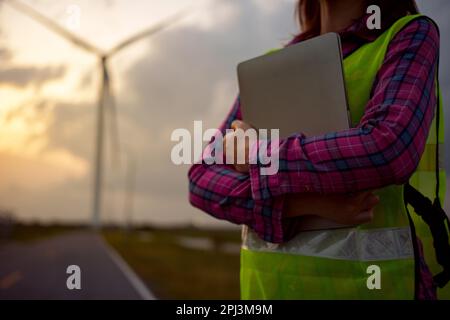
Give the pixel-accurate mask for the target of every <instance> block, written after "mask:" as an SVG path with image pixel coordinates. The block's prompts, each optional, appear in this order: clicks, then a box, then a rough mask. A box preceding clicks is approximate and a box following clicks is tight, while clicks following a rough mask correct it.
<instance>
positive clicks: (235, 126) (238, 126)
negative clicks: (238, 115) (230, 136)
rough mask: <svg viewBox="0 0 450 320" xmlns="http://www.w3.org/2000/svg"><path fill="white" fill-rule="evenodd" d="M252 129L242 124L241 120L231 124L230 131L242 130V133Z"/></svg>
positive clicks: (246, 124)
mask: <svg viewBox="0 0 450 320" xmlns="http://www.w3.org/2000/svg"><path fill="white" fill-rule="evenodd" d="M252 128H253V127H252V126H251V125H249V124H248V123H247V122H244V121H242V120H234V121H233V122H232V123H231V129H233V130H237V129H242V130H244V131H246V130H248V129H252Z"/></svg>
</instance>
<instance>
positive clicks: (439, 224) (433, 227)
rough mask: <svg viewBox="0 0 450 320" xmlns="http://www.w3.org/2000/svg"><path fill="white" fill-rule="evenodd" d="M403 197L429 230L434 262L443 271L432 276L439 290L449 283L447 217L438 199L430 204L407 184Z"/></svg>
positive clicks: (449, 255) (449, 257) (449, 265)
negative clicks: (435, 261)
mask: <svg viewBox="0 0 450 320" xmlns="http://www.w3.org/2000/svg"><path fill="white" fill-rule="evenodd" d="M404 195H405V201H406V202H407V203H408V204H410V205H411V206H412V207H413V208H414V211H415V212H416V213H417V214H418V215H419V216H420V217H421V218H422V219H423V221H424V222H425V223H426V224H427V225H428V227H429V228H430V232H431V235H432V236H433V246H434V250H435V254H436V260H437V262H438V263H439V264H440V265H441V266H442V267H443V269H444V270H443V271H442V272H440V273H439V274H437V275H435V276H434V281H435V283H436V285H437V286H438V287H439V288H443V287H444V286H445V285H446V284H447V283H448V282H449V281H450V244H449V242H448V239H449V237H448V230H447V227H449V228H450V224H449V220H448V217H447V215H446V214H445V212H444V210H443V209H442V207H441V203H440V201H439V200H438V198H436V199H435V201H434V202H431V200H430V199H428V198H427V197H425V196H424V195H422V194H421V193H420V192H419V191H418V190H416V189H415V188H414V187H412V186H411V185H410V184H409V183H408V184H406V185H405V187H404ZM446 223H447V227H446Z"/></svg>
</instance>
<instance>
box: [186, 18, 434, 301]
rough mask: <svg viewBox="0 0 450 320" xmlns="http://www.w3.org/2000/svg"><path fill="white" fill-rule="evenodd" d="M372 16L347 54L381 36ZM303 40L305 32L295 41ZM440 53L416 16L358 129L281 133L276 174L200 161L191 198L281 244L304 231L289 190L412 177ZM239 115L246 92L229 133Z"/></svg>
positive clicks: (354, 33)
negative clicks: (292, 212) (293, 214)
mask: <svg viewBox="0 0 450 320" xmlns="http://www.w3.org/2000/svg"><path fill="white" fill-rule="evenodd" d="M365 20H366V18H364V19H361V20H359V21H357V22H355V23H354V24H353V25H352V26H350V27H349V28H347V29H345V30H343V31H342V32H340V36H341V41H342V48H343V55H344V57H346V56H348V55H349V54H351V53H352V52H354V51H355V50H357V49H358V48H359V47H361V46H362V45H364V44H365V43H369V42H372V41H374V40H375V39H376V38H377V37H378V36H379V35H380V32H381V31H378V32H375V33H374V32H372V31H371V32H364V30H367V29H366V27H365ZM302 40H304V36H303V35H299V36H297V37H296V38H295V39H294V40H293V41H292V42H291V43H296V42H298V41H302ZM438 54H439V34H438V31H437V30H436V28H435V26H434V25H433V24H432V23H431V22H430V21H429V20H428V19H426V18H420V19H416V20H414V21H412V22H411V23H410V24H408V25H407V26H406V27H405V28H404V29H403V30H401V31H400V32H399V33H398V34H397V35H396V36H395V38H394V39H393V40H392V41H391V43H390V45H389V48H388V51H387V53H386V56H385V60H384V62H383V65H382V67H381V68H380V70H379V71H378V74H377V76H376V80H375V82H374V84H373V88H372V93H371V97H370V100H369V102H368V103H367V106H366V109H365V113H364V115H363V117H362V119H361V121H360V122H359V124H358V125H357V126H356V127H354V128H351V129H349V130H344V131H339V132H330V133H328V134H325V135H322V136H310V137H307V136H305V135H303V134H302V133H301V132H299V133H298V134H295V135H292V136H290V137H288V138H286V139H281V140H280V142H279V155H280V167H279V171H278V173H277V174H275V175H266V176H264V175H261V174H260V167H259V165H251V166H250V172H249V174H245V173H239V172H237V171H235V170H234V169H233V168H232V167H231V166H228V165H221V164H213V165H207V164H205V163H199V164H194V165H193V166H192V168H191V169H190V171H189V181H190V188H189V189H190V202H191V204H192V205H193V206H195V207H197V208H199V209H201V210H203V211H205V212H207V213H209V214H211V215H212V216H214V217H216V218H219V219H225V220H228V221H230V222H232V223H236V224H245V225H247V226H249V227H250V228H252V229H253V230H254V231H255V232H256V233H257V234H258V235H259V236H260V237H261V238H262V239H264V240H266V241H269V242H274V243H280V242H285V241H288V240H289V239H291V238H292V237H293V236H294V235H295V234H296V219H286V218H283V213H282V209H283V203H284V196H285V195H286V194H290V193H302V192H316V193H322V194H336V193H349V192H358V191H363V190H373V189H378V188H382V187H386V186H389V185H392V184H403V183H406V182H407V181H408V179H409V177H410V176H411V175H412V173H413V172H414V171H415V169H416V167H417V165H418V163H419V160H420V157H421V155H422V153H423V151H424V148H425V142H426V138H427V136H428V132H429V129H430V126H431V122H432V119H433V117H434V111H435V110H434V109H435V105H436V96H435V81H434V79H435V74H436V72H435V71H436V63H437V57H438ZM235 119H241V112H240V102H239V98H238V99H236V102H235V103H234V105H233V107H232V109H231V111H230V113H229V115H228V117H227V119H226V120H225V122H224V123H223V125H222V126H221V128H220V129H221V130H222V132H224V131H225V129H227V128H230V125H231V122H233V121H234V120H235ZM422 261H423V259H422ZM421 267H422V268H421V269H422V280H423V281H422V283H421V286H420V288H421V293H420V295H421V297H422V298H424V299H425V298H435V291H434V286H433V284H432V279H431V274H430V272H429V271H428V268H427V266H426V264H425V263H424V262H423V263H421Z"/></svg>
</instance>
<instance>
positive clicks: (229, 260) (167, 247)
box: [103, 229, 240, 299]
mask: <svg viewBox="0 0 450 320" xmlns="http://www.w3.org/2000/svg"><path fill="white" fill-rule="evenodd" d="M103 234H104V237H105V239H106V240H107V241H108V242H109V243H110V244H111V245H112V246H113V247H114V248H115V249H116V250H117V251H118V252H119V253H120V255H121V256H122V257H123V258H124V259H125V260H126V261H127V262H128V264H129V265H130V266H131V267H132V268H133V269H134V271H135V272H136V273H137V274H138V275H139V276H140V277H141V279H143V281H144V282H145V283H146V284H147V285H148V287H149V288H150V289H151V291H152V292H153V293H154V294H155V295H156V296H157V297H158V298H159V299H239V252H238V251H237V250H236V252H234V251H233V252H228V251H225V250H221V248H224V245H227V244H228V245H229V244H230V243H231V244H234V245H235V246H238V245H239V242H240V233H239V232H236V231H203V230H195V229H171V230H154V231H138V232H133V233H126V232H123V231H119V230H109V231H104V232H103ZM183 238H188V239H195V238H197V239H203V240H205V239H207V240H208V241H209V242H210V243H212V248H209V249H199V248H186V247H185V246H183V245H182V242H180V241H179V240H180V239H183Z"/></svg>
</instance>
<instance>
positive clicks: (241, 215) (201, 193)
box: [189, 99, 284, 242]
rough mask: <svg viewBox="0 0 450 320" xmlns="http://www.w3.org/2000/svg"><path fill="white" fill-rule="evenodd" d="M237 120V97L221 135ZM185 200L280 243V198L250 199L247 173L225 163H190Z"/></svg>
mask: <svg viewBox="0 0 450 320" xmlns="http://www.w3.org/2000/svg"><path fill="white" fill-rule="evenodd" d="M236 119H241V112H240V104H239V99H236V102H235V104H234V105H233V108H232V110H231V111H230V113H229V115H228V117H227V118H226V120H225V122H224V123H223V124H222V126H221V127H220V130H221V132H222V133H223V134H224V133H225V130H226V129H228V128H230V127H231V123H232V122H233V121H234V120H236ZM189 200H190V202H191V204H192V205H193V206H194V207H197V208H199V209H201V210H203V211H205V212H207V213H208V214H210V215H212V216H213V217H215V218H218V219H223V220H227V221H229V222H232V223H235V224H245V225H247V226H249V227H250V228H251V229H253V230H254V231H255V232H256V233H257V234H258V236H259V237H261V238H262V239H264V240H265V241H269V242H283V241H284V239H283V230H282V222H281V217H282V208H283V201H284V197H283V196H280V197H274V198H270V199H264V200H254V199H253V198H252V192H251V184H250V178H249V175H248V174H244V173H240V172H237V171H235V170H234V169H233V167H231V166H228V165H225V164H209V165H208V164H206V163H205V162H204V161H201V162H200V163H197V164H194V165H193V166H192V167H191V168H190V170H189Z"/></svg>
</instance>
